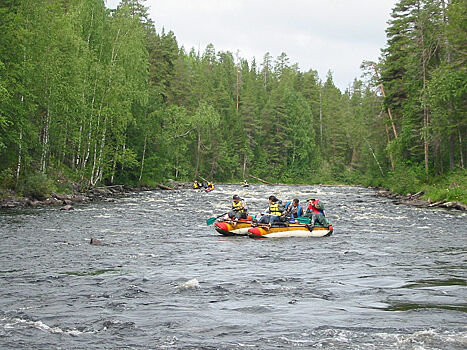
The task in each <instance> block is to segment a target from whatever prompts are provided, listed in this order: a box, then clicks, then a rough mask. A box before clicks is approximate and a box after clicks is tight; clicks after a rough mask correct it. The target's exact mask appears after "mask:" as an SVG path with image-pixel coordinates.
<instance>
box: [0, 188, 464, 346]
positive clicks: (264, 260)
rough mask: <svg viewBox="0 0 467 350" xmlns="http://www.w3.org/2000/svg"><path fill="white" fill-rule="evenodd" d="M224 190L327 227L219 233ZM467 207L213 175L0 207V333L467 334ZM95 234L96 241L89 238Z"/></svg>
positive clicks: (298, 341) (427, 340) (28, 336)
mask: <svg viewBox="0 0 467 350" xmlns="http://www.w3.org/2000/svg"><path fill="white" fill-rule="evenodd" d="M233 194H239V195H240V196H241V197H243V198H244V199H245V200H246V202H247V204H248V206H249V208H250V212H251V213H257V212H259V211H261V210H264V209H265V207H266V206H267V198H268V197H269V195H271V194H274V195H276V196H277V197H278V198H280V199H283V200H286V199H293V198H295V197H297V198H299V199H300V200H301V201H304V200H305V199H306V198H307V197H308V195H311V194H313V195H316V196H317V198H319V199H321V200H322V202H323V203H325V205H326V209H327V210H326V212H327V217H328V218H329V219H330V221H331V222H332V224H333V225H334V227H335V231H334V234H333V235H332V236H330V237H324V238H284V239H269V240H268V239H263V240H254V239H251V238H248V237H224V236H221V235H219V234H218V233H217V232H216V231H215V230H214V229H213V227H212V226H206V219H207V218H209V217H212V216H216V215H220V214H222V213H223V212H226V211H227V210H228V209H229V206H230V203H231V198H232V195H233ZM466 235H467V215H466V214H465V213H462V212H458V211H448V210H441V209H421V208H416V207H409V206H404V205H395V204H393V203H392V202H391V201H390V200H388V199H385V198H377V197H375V192H374V191H373V190H371V189H365V188H359V187H322V186H265V185H252V186H251V187H249V188H246V189H244V188H241V187H240V186H234V185H219V186H218V187H217V188H216V190H214V191H213V192H211V193H204V192H197V191H195V190H177V191H155V192H140V193H132V194H129V195H128V196H125V197H124V198H120V199H117V200H115V201H114V202H100V203H91V204H84V205H80V206H76V207H75V210H74V211H60V210H59V209H58V208H52V207H49V208H43V209H31V210H29V209H28V210H9V211H4V212H1V213H0V240H1V241H0V242H1V243H0V348H2V349H52V348H62V349H90V348H93V349H94V348H97V349H118V348H126V349H291V348H322V349H465V348H466V347H467V322H466V321H467V318H466V315H467V304H466V297H467V293H466V280H467V278H466V270H465V269H466V258H467V252H466ZM91 237H95V238H97V239H99V240H100V241H102V242H104V243H105V244H106V245H91V244H89V241H90V238H91Z"/></svg>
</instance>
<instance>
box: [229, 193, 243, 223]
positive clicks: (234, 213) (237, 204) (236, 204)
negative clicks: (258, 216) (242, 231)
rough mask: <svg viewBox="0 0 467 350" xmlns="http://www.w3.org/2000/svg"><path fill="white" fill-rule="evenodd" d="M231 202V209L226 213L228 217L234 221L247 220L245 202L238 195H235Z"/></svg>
mask: <svg viewBox="0 0 467 350" xmlns="http://www.w3.org/2000/svg"><path fill="white" fill-rule="evenodd" d="M232 200H233V201H232V209H231V210H230V211H229V212H228V214H227V215H228V217H229V218H231V219H235V220H240V219H246V218H248V209H247V207H246V204H245V201H244V200H243V199H241V198H240V196H239V195H238V194H235V195H234V196H233V197H232Z"/></svg>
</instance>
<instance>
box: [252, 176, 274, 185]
mask: <svg viewBox="0 0 467 350" xmlns="http://www.w3.org/2000/svg"><path fill="white" fill-rule="evenodd" d="M248 176H249V177H252V178H253V179H256V180H258V181H260V182H262V183H263V184H266V185H274V184H272V183H270V182H267V181H266V180H263V179H260V178H259V177H256V176H253V175H248Z"/></svg>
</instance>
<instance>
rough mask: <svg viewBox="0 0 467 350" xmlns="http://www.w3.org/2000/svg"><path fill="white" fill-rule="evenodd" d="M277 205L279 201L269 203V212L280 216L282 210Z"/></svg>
mask: <svg viewBox="0 0 467 350" xmlns="http://www.w3.org/2000/svg"><path fill="white" fill-rule="evenodd" d="M279 205H280V202H276V203H274V204H269V214H271V215H277V216H281V215H282V211H281V208H279Z"/></svg>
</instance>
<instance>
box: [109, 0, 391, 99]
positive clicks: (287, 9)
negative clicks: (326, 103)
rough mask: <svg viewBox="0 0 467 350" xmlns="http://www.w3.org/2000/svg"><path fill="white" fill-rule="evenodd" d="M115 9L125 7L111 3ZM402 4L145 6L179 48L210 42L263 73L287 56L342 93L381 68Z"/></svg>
mask: <svg viewBox="0 0 467 350" xmlns="http://www.w3.org/2000/svg"><path fill="white" fill-rule="evenodd" d="M105 2H106V4H107V7H110V8H115V7H116V6H117V4H118V3H119V0H106V1H105ZM396 2H397V0H146V1H145V6H147V7H149V11H150V14H151V18H152V19H153V21H154V22H155V25H156V29H157V31H158V32H160V31H161V29H162V28H165V30H166V32H168V31H169V30H172V31H173V32H174V34H175V36H176V38H177V42H178V44H179V46H182V45H183V46H184V47H185V50H186V51H187V52H188V51H189V50H190V49H191V48H192V47H194V48H195V49H196V50H198V48H199V49H200V52H201V53H202V52H204V49H205V48H206V46H207V45H208V44H209V43H212V44H213V45H214V48H215V49H216V51H217V52H218V51H231V52H232V53H233V54H234V55H235V54H236V53H237V51H238V52H239V56H240V57H242V58H245V59H247V60H248V61H249V62H251V60H252V58H253V57H255V58H256V62H257V65H258V67H260V64H261V62H262V61H263V57H264V54H265V53H266V52H269V53H270V54H271V56H272V57H273V58H274V59H275V58H276V57H277V56H279V55H280V54H281V53H282V52H285V53H286V54H287V56H288V57H289V60H290V64H294V63H298V65H299V67H300V70H301V71H308V70H309V69H314V70H317V71H318V74H319V76H320V78H321V79H323V80H324V79H325V78H326V74H327V71H328V70H331V71H332V73H333V78H334V83H335V84H336V86H337V87H339V88H340V89H341V90H342V91H344V89H345V88H346V87H348V86H349V84H350V83H352V81H353V80H354V78H360V76H361V71H360V64H361V63H362V61H364V60H373V61H377V60H378V57H379V56H380V50H381V49H382V48H383V47H384V46H385V45H386V35H385V29H386V27H387V21H388V20H389V18H390V13H391V10H392V8H393V7H394V5H395V3H396Z"/></svg>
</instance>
